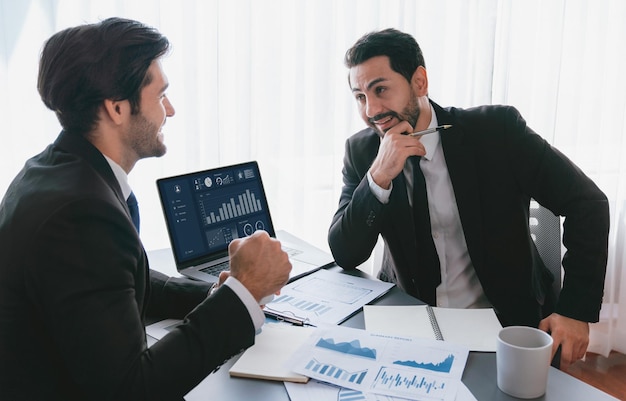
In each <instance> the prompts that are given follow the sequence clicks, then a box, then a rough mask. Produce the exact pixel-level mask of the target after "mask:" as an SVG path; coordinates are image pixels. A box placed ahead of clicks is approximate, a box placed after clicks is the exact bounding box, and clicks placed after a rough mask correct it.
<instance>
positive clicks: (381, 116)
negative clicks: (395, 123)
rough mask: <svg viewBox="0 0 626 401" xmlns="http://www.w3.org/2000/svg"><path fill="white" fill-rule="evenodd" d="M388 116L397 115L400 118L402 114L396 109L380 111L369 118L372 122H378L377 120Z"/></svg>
mask: <svg viewBox="0 0 626 401" xmlns="http://www.w3.org/2000/svg"><path fill="white" fill-rule="evenodd" d="M387 117H395V118H397V119H398V120H400V116H399V115H398V113H396V112H395V111H387V112H385V113H380V114H377V115H375V116H374V117H370V118H368V119H367V120H368V121H369V122H370V124H376V121H379V120H382V119H383V118H387Z"/></svg>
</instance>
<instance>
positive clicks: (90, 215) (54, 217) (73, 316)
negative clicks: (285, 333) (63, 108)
mask: <svg viewBox="0 0 626 401" xmlns="http://www.w3.org/2000/svg"><path fill="white" fill-rule="evenodd" d="M151 281H152V283H151ZM208 288H209V287H208V285H207V284H204V283H202V284H199V283H193V282H191V281H188V280H183V279H168V278H167V277H165V276H163V275H160V274H157V273H155V272H153V274H150V271H149V269H148V261H147V259H146V254H145V251H144V249H143V246H142V244H141V241H140V239H139V237H138V235H137V233H136V231H135V228H134V227H133V225H132V222H131V220H130V217H129V212H128V209H127V207H126V202H125V200H124V199H123V197H122V193H121V190H120V187H119V184H118V182H117V181H116V179H115V176H114V175H113V172H112V171H111V169H110V167H109V165H108V163H107V162H106V160H105V159H104V157H103V156H102V154H101V153H100V152H99V151H98V150H97V149H96V148H95V147H93V146H92V145H91V144H90V143H89V142H88V141H86V140H85V139H83V138H81V137H74V136H72V135H68V134H67V133H61V135H60V136H59V138H58V139H57V141H56V142H55V143H54V144H53V145H50V146H49V147H48V148H47V149H46V150H45V151H44V152H42V153H41V154H39V155H37V156H35V157H34V158H32V159H30V160H29V161H28V162H27V163H26V165H25V167H24V169H23V170H22V171H21V172H20V173H19V174H18V176H17V177H16V179H15V180H14V182H13V183H12V184H11V186H10V187H9V189H8V191H7V193H6V195H5V198H4V200H3V201H2V205H1V206H0V398H1V399H11V400H22V399H24V400H135V401H136V400H144V399H145V400H160V399H167V400H170V399H182V397H183V396H184V394H186V393H187V392H188V391H189V390H191V389H192V388H193V387H194V386H195V385H196V384H197V383H199V382H200V381H201V380H202V379H203V378H204V377H205V376H206V375H208V374H209V373H210V372H211V371H212V370H213V369H215V368H216V367H218V366H219V365H221V364H222V363H223V362H224V360H226V359H227V358H229V357H230V356H232V355H234V354H236V353H238V352H240V351H241V350H242V349H243V348H246V347H248V346H250V345H251V344H252V343H253V341H254V325H253V323H252V321H251V319H250V316H249V314H248V312H247V309H246V307H245V306H244V305H243V303H242V302H241V301H240V300H239V298H238V297H237V296H236V295H235V294H234V292H232V290H230V289H229V288H228V287H222V288H220V289H219V290H218V291H216V293H215V294H214V295H213V296H211V298H209V299H208V300H206V301H204V300H205V299H206V295H207V291H208ZM194 308H195V309H194ZM192 309H193V311H192ZM189 312H191V313H189ZM146 313H152V314H153V315H161V317H179V318H182V317H183V316H185V315H187V314H188V313H189V314H188V315H187V317H186V321H185V324H184V325H182V326H180V327H179V328H177V329H175V330H173V331H172V332H171V333H170V334H169V335H168V336H166V337H165V338H163V339H162V340H161V341H159V342H158V343H157V344H156V345H154V346H153V347H151V348H149V349H148V348H147V345H146V337H145V331H144V317H145V316H146Z"/></svg>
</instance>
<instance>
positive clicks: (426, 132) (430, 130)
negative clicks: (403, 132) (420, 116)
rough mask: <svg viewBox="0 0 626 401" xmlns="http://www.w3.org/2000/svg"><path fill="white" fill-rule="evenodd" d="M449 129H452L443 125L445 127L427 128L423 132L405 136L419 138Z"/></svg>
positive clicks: (447, 125) (448, 125)
mask: <svg viewBox="0 0 626 401" xmlns="http://www.w3.org/2000/svg"><path fill="white" fill-rule="evenodd" d="M451 127H452V125H450V124H445V125H440V126H438V127H433V128H428V129H425V130H423V131H417V132H413V133H410V134H407V135H408V136H416V137H420V136H423V135H428V134H432V133H433V132H437V131H443V130H446V129H448V128H451Z"/></svg>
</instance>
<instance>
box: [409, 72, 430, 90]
mask: <svg viewBox="0 0 626 401" xmlns="http://www.w3.org/2000/svg"><path fill="white" fill-rule="evenodd" d="M411 86H413V90H414V91H415V93H416V94H417V96H419V97H421V96H428V74H427V73H426V68H424V67H422V66H419V67H417V69H416V70H415V72H414V73H413V77H411Z"/></svg>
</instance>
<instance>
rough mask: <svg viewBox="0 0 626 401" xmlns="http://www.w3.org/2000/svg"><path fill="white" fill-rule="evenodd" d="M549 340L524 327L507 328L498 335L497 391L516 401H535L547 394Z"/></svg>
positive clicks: (545, 336) (550, 347)
mask: <svg viewBox="0 0 626 401" xmlns="http://www.w3.org/2000/svg"><path fill="white" fill-rule="evenodd" d="M551 355H552V337H550V335H549V334H548V333H546V332H544V331H541V330H539V329H536V328H533V327H527V326H509V327H505V328H503V329H502V330H500V332H499V333H498V341H497V346H496V366H497V375H498V388H500V390H502V391H504V392H505V393H507V394H509V395H512V396H513V397H518V398H537V397H541V396H542V395H544V394H545V392H546V387H547V384H548V370H549V369H550V356H551Z"/></svg>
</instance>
